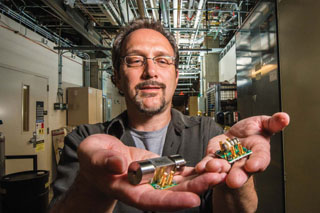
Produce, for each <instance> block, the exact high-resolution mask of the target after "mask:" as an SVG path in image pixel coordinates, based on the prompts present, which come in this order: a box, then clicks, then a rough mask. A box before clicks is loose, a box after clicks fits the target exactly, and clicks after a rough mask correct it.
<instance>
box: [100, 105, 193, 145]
mask: <svg viewBox="0 0 320 213" xmlns="http://www.w3.org/2000/svg"><path fill="white" fill-rule="evenodd" d="M197 124H199V121H198V120H197V119H195V118H194V117H190V116H185V115H183V114H182V113H181V112H179V111H178V110H176V109H173V108H172V109H171V121H170V125H172V127H173V128H174V130H175V132H176V133H178V134H179V135H181V133H182V131H183V130H184V129H185V128H189V127H192V126H195V125H197ZM104 125H105V127H106V129H105V132H106V133H107V134H109V135H113V136H115V137H117V138H119V139H121V138H122V137H123V136H124V135H125V132H126V130H127V129H128V114H127V111H124V112H123V113H121V114H120V115H118V116H117V117H116V118H114V119H113V120H111V121H110V122H106V123H104Z"/></svg>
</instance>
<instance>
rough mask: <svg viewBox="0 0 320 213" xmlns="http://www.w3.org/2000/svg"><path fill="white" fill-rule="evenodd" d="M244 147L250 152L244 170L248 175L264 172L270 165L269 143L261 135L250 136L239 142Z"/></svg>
mask: <svg viewBox="0 0 320 213" xmlns="http://www.w3.org/2000/svg"><path fill="white" fill-rule="evenodd" d="M241 143H242V144H243V146H244V147H246V148H248V149H250V150H252V154H251V155H250V156H249V159H248V160H247V161H246V164H245V166H244V168H245V170H246V171H247V172H250V173H255V172H260V171H264V170H265V169H266V168H267V166H268V165H269V163H270V143H269V140H268V139H267V138H265V137H264V136H262V135H252V136H250V137H247V138H244V139H242V140H241Z"/></svg>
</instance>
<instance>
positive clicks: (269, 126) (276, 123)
mask: <svg viewBox="0 0 320 213" xmlns="http://www.w3.org/2000/svg"><path fill="white" fill-rule="evenodd" d="M289 122H290V117H289V115H288V114H287V113H284V112H278V113H275V114H273V115H272V116H271V117H267V118H266V117H262V126H263V129H264V130H266V131H267V132H269V133H271V134H273V133H276V132H279V131H281V130H283V129H284V128H285V127H286V126H288V125H289Z"/></svg>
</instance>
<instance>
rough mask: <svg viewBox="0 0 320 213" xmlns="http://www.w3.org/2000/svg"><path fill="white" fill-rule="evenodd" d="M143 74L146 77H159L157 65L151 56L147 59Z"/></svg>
mask: <svg viewBox="0 0 320 213" xmlns="http://www.w3.org/2000/svg"><path fill="white" fill-rule="evenodd" d="M143 74H144V77H146V78H153V77H157V65H156V64H155V63H154V62H153V60H152V59H151V58H147V59H146V64H145V66H144V72H143Z"/></svg>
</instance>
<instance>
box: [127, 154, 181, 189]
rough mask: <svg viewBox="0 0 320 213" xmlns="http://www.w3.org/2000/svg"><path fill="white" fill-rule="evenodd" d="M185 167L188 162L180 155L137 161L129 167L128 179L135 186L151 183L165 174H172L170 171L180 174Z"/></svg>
mask: <svg viewBox="0 0 320 213" xmlns="http://www.w3.org/2000/svg"><path fill="white" fill-rule="evenodd" d="M185 165H186V161H185V160H184V159H183V158H182V157H181V156H180V155H171V156H164V157H159V158H151V159H147V160H143V161H135V162H132V163H131V164H130V165H129V168H128V179H129V182H130V183H131V184H134V185H137V184H143V183H150V182H152V181H154V180H156V179H159V178H160V177H161V176H162V175H163V174H164V173H167V174H170V171H174V172H175V173H176V174H178V173H179V172H181V171H182V170H183V168H184V166H185Z"/></svg>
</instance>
